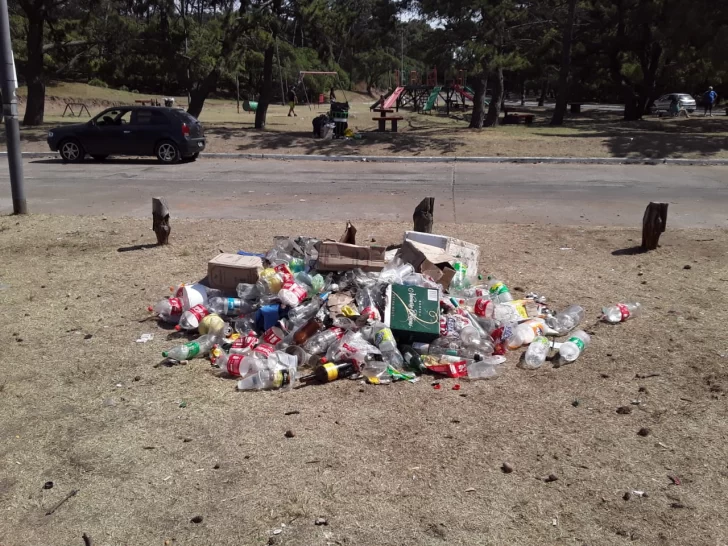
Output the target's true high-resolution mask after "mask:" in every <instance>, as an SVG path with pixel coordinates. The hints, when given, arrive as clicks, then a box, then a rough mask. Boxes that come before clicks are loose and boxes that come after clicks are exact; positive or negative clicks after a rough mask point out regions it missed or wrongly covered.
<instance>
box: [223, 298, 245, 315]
mask: <svg viewBox="0 0 728 546" xmlns="http://www.w3.org/2000/svg"><path fill="white" fill-rule="evenodd" d="M242 310H243V302H242V301H241V300H239V299H238V298H227V301H226V305H225V314H226V315H239V314H240V312H241V311H242Z"/></svg>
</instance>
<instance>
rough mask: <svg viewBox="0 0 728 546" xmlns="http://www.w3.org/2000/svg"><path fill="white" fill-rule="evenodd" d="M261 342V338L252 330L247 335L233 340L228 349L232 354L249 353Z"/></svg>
mask: <svg viewBox="0 0 728 546" xmlns="http://www.w3.org/2000/svg"><path fill="white" fill-rule="evenodd" d="M259 343H260V339H258V336H257V335H256V334H255V332H253V331H252V330H251V331H250V332H248V333H247V334H246V335H244V336H240V337H239V338H237V339H235V340H233V341H232V342H231V343H230V344H229V345H230V346H229V347H227V350H228V352H229V353H230V354H249V353H250V352H251V351H252V350H253V349H254V348H255V347H256V346H257V345H258V344H259Z"/></svg>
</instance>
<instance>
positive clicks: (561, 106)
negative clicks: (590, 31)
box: [551, 0, 576, 125]
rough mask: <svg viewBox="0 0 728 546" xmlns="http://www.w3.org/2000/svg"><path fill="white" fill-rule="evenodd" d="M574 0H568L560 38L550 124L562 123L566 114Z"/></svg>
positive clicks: (574, 8) (574, 10)
mask: <svg viewBox="0 0 728 546" xmlns="http://www.w3.org/2000/svg"><path fill="white" fill-rule="evenodd" d="M575 14H576V0H569V14H568V15H567V17H566V22H565V23H564V30H563V32H562V34H561V35H562V38H561V42H562V44H561V68H560V69H559V91H558V94H557V96H556V107H555V108H554V115H553V117H552V118H551V125H562V124H563V123H564V115H565V114H566V101H567V98H568V97H567V94H568V92H569V71H570V70H571V42H572V39H573V38H574V16H575Z"/></svg>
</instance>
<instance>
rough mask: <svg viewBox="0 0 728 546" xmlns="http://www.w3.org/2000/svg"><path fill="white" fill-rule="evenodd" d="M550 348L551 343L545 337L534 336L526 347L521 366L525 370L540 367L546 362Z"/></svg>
mask: <svg viewBox="0 0 728 546" xmlns="http://www.w3.org/2000/svg"><path fill="white" fill-rule="evenodd" d="M550 348H551V344H550V342H549V340H548V339H547V338H545V337H543V336H538V337H536V338H535V339H534V340H533V341H532V342H531V344H530V345H529V346H528V349H526V353H525V355H524V356H523V363H522V364H521V367H522V368H526V369H527V370H535V369H537V368H540V367H541V366H543V363H544V362H546V357H547V356H548V354H549V349H550Z"/></svg>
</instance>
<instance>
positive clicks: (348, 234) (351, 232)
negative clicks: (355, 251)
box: [339, 220, 356, 245]
mask: <svg viewBox="0 0 728 546" xmlns="http://www.w3.org/2000/svg"><path fill="white" fill-rule="evenodd" d="M339 242H340V243H345V244H347V245H355V244H356V228H355V227H354V224H352V223H351V222H350V221H349V220H347V221H346V230H345V231H344V234H343V235H342V236H341V238H340V239H339Z"/></svg>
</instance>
